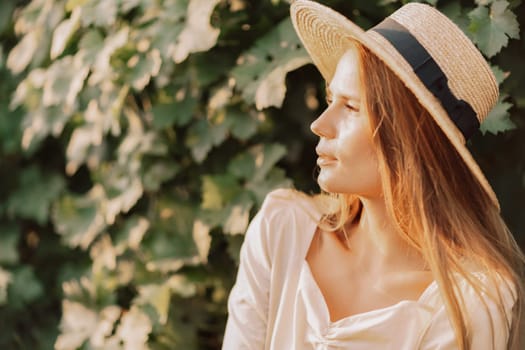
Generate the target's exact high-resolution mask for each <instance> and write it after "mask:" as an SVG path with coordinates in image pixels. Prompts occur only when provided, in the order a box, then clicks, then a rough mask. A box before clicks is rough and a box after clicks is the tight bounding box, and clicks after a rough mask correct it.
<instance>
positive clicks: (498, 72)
mask: <svg viewBox="0 0 525 350" xmlns="http://www.w3.org/2000/svg"><path fill="white" fill-rule="evenodd" d="M490 68H491V69H492V73H494V76H495V77H496V81H497V82H498V85H501V83H503V81H504V80H505V79H507V77H508V76H509V74H510V73H509V72H504V71H503V70H502V69H501V68H500V67H498V66H490Z"/></svg>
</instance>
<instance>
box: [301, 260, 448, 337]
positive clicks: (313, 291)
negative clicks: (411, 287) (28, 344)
mask: <svg viewBox="0 0 525 350" xmlns="http://www.w3.org/2000/svg"><path fill="white" fill-rule="evenodd" d="M302 265H303V266H302V273H301V274H303V273H304V275H305V277H306V278H307V280H304V281H303V283H307V284H308V285H309V286H308V287H310V288H308V287H306V290H307V291H308V294H309V295H308V297H311V298H314V300H316V299H317V300H319V301H320V304H321V308H322V312H323V317H324V318H325V321H327V323H328V324H329V325H330V326H332V327H336V326H340V325H343V324H348V323H352V322H354V321H357V320H361V319H363V318H368V317H377V316H379V315H381V314H383V313H386V312H392V311H394V310H395V309H398V308H401V307H406V306H409V307H410V306H416V307H418V306H422V307H427V306H428V305H427V300H428V299H429V298H430V296H431V295H433V293H434V292H435V290H436V289H437V287H438V286H437V282H436V281H435V280H434V281H432V282H431V283H430V284H429V285H428V286H427V287H426V288H425V290H424V291H423V292H422V293H421V295H420V296H419V298H418V299H416V300H411V299H404V300H400V301H398V302H397V303H394V304H392V305H388V306H385V307H380V308H377V309H373V310H370V311H365V312H360V313H356V314H353V315H348V316H345V317H343V318H340V319H338V320H335V321H332V320H331V317H330V312H329V311H328V305H327V304H326V300H325V298H324V296H323V293H322V292H321V289H320V288H319V285H318V284H317V281H316V280H315V278H314V276H313V274H312V270H311V269H310V265H309V264H308V261H306V259H305V260H303V262H302Z"/></svg>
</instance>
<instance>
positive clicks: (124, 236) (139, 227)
mask: <svg viewBox="0 0 525 350" xmlns="http://www.w3.org/2000/svg"><path fill="white" fill-rule="evenodd" d="M149 227H150V223H149V221H148V220H147V219H146V218H144V217H136V216H134V217H130V218H129V219H128V220H126V222H125V223H124V227H123V228H122V229H121V230H120V231H119V232H118V235H117V238H116V240H115V249H116V251H117V253H118V254H123V253H124V252H125V251H126V249H128V248H129V249H132V250H138V249H139V247H140V244H141V242H142V238H143V237H144V235H145V234H146V232H147V231H148V229H149Z"/></svg>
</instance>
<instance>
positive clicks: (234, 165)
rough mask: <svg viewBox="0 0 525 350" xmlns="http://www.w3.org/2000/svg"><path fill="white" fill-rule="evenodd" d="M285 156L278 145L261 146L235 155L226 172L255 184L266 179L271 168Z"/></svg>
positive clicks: (282, 148)
mask: <svg viewBox="0 0 525 350" xmlns="http://www.w3.org/2000/svg"><path fill="white" fill-rule="evenodd" d="M285 154H286V148H285V147H284V146H282V145H280V144H263V145H256V146H254V147H252V148H250V149H249V150H248V151H247V152H244V153H241V154H239V155H237V156H236V157H235V158H234V159H233V160H232V161H231V162H230V164H229V165H228V171H229V172H230V173H231V174H233V175H235V176H237V177H238V178H241V179H246V180H249V181H250V182H253V183H256V182H259V181H261V180H262V179H264V178H265V177H266V175H267V174H268V172H269V171H270V170H271V169H272V167H273V166H274V165H275V164H276V163H277V162H278V161H279V160H280V159H281V158H282V157H283V156H284V155H285Z"/></svg>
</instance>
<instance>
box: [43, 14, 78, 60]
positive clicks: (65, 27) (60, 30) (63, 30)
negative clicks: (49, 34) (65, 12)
mask: <svg viewBox="0 0 525 350" xmlns="http://www.w3.org/2000/svg"><path fill="white" fill-rule="evenodd" d="M80 16H81V11H80V9H79V8H76V9H75V10H73V13H72V14H71V17H70V18H68V19H65V20H64V21H62V23H60V24H59V25H58V27H56V28H55V31H54V32H53V40H52V42H51V53H50V55H51V59H55V58H57V57H58V56H60V55H61V54H62V52H64V49H65V48H66V45H67V43H68V41H69V39H70V38H71V36H72V35H73V34H75V32H76V31H77V30H78V28H79V27H80Z"/></svg>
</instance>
